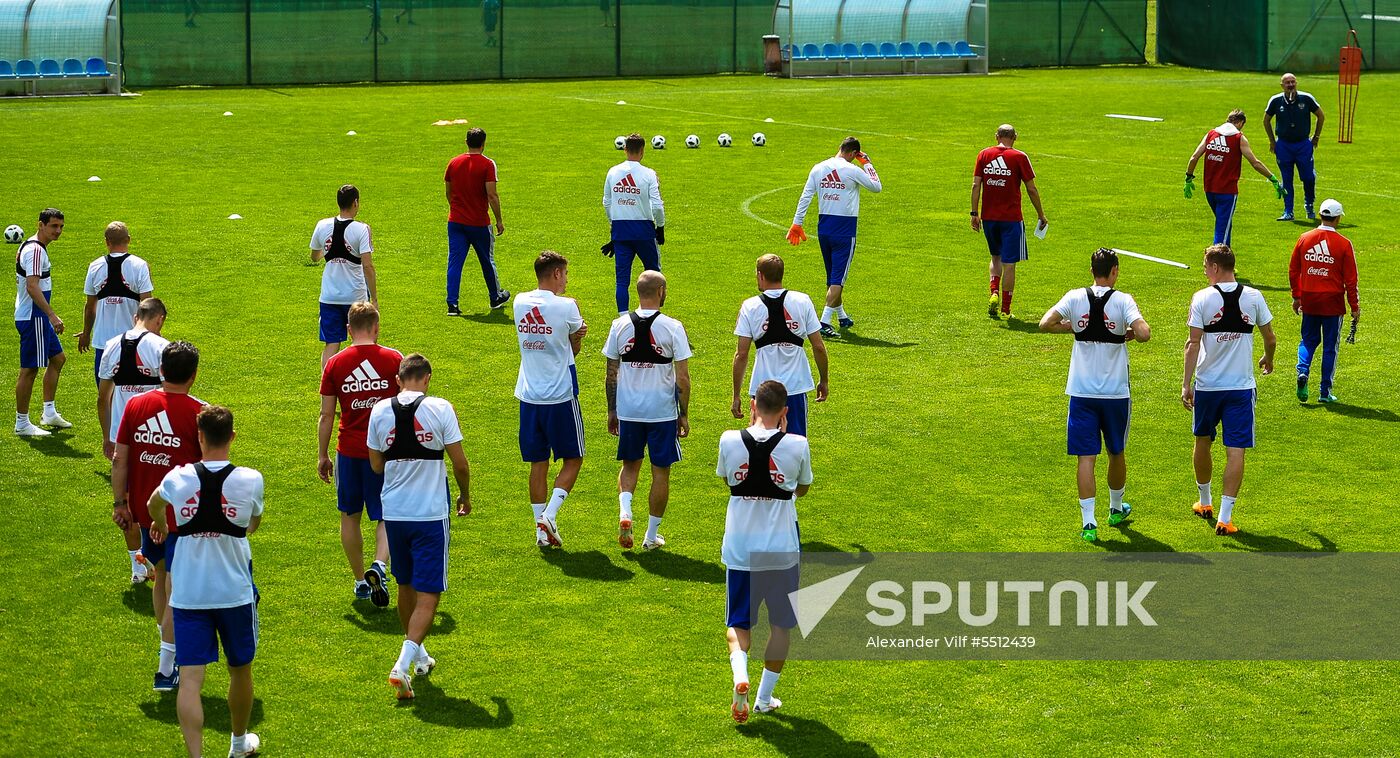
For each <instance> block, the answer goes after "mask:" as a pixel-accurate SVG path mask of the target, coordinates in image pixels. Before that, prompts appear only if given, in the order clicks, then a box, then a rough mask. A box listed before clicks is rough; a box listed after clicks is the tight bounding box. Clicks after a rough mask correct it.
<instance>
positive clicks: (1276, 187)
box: [1269, 174, 1283, 199]
mask: <svg viewBox="0 0 1400 758" xmlns="http://www.w3.org/2000/svg"><path fill="white" fill-rule="evenodd" d="M1269 184H1272V185H1274V192H1275V193H1277V194H1278V196H1279V199H1282V198H1283V185H1282V184H1280V183H1279V180H1278V177H1276V176H1274V175H1273V174H1269Z"/></svg>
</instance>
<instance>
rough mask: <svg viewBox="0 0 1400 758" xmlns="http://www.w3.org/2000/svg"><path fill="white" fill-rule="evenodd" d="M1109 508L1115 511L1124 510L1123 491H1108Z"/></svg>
mask: <svg viewBox="0 0 1400 758" xmlns="http://www.w3.org/2000/svg"><path fill="white" fill-rule="evenodd" d="M1123 489H1127V488H1126V487H1124V488H1123ZM1108 507H1109V508H1110V509H1111V510H1115V511H1121V510H1123V490H1115V489H1110V490H1109V491H1108Z"/></svg>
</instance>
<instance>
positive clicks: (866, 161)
mask: <svg viewBox="0 0 1400 758" xmlns="http://www.w3.org/2000/svg"><path fill="white" fill-rule="evenodd" d="M856 163H857V164H858V165H860V166H869V165H870V156H868V155H866V154H865V153H856Z"/></svg>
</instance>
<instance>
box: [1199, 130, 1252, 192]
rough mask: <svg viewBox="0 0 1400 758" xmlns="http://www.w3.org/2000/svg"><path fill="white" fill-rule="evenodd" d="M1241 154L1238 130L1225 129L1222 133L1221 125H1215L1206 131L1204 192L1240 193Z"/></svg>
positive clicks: (1242, 154)
mask: <svg viewBox="0 0 1400 758" xmlns="http://www.w3.org/2000/svg"><path fill="white" fill-rule="evenodd" d="M1222 126H1223V125H1222ZM1243 156H1244V153H1242V152H1240V133H1239V131H1235V132H1233V133H1231V132H1229V130H1226V132H1225V133H1224V134H1222V133H1221V127H1216V128H1215V129H1211V130H1210V131H1209V132H1207V133H1206V152H1205V158H1206V168H1205V186H1206V192H1209V193H1211V194H1215V195H1238V194H1240V165H1241V164H1240V161H1241V158H1243Z"/></svg>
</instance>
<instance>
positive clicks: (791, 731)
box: [738, 711, 879, 758]
mask: <svg viewBox="0 0 1400 758" xmlns="http://www.w3.org/2000/svg"><path fill="white" fill-rule="evenodd" d="M738 731H739V734H741V735H743V736H745V737H749V738H758V739H761V740H763V741H764V742H767V743H768V744H769V746H770V747H772V748H773V749H774V750H777V751H778V752H780V753H782V754H783V755H789V756H809V755H820V756H871V758H874V756H878V755H879V753H877V752H875V748H873V747H871V746H870V745H868V744H866V743H864V742H852V741H850V740H847V739H846V738H845V737H842V736H841V735H839V734H837V733H836V730H834V729H832V728H831V727H829V726H827V725H826V724H823V723H822V722H820V721H817V720H816V719H808V718H802V717H801V716H791V715H789V714H786V713H783V712H781V711H779V712H777V713H766V714H765V713H755V714H753V715H752V716H751V717H750V719H749V723H747V724H745V725H743V726H740V727H738Z"/></svg>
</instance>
